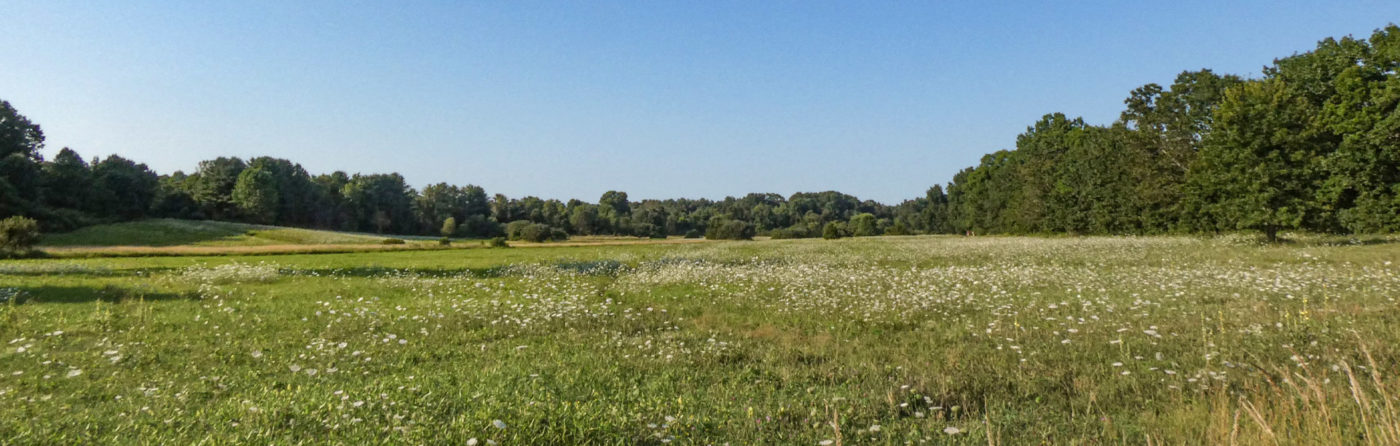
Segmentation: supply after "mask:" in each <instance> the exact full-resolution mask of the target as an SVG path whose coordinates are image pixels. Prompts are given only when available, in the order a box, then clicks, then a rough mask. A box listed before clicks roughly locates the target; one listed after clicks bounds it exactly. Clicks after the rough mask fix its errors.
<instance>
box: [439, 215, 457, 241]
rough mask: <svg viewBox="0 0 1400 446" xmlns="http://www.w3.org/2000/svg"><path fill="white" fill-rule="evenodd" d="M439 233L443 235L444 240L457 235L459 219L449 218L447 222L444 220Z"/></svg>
mask: <svg viewBox="0 0 1400 446" xmlns="http://www.w3.org/2000/svg"><path fill="white" fill-rule="evenodd" d="M438 232H439V233H440V234H442V237H443V238H447V237H451V236H452V234H456V233H457V219H456V218H452V217H447V219H446V220H443V221H442V228H441V229H440V230H439V231H438Z"/></svg>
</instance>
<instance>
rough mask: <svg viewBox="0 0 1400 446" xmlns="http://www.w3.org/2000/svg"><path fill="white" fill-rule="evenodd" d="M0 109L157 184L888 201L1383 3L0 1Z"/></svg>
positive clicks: (1384, 9)
mask: <svg viewBox="0 0 1400 446" xmlns="http://www.w3.org/2000/svg"><path fill="white" fill-rule="evenodd" d="M0 11H3V16H4V17H5V20H4V28H3V29H4V33H3V34H4V37H3V38H2V39H0V99H5V100H8V101H10V102H11V103H12V104H13V105H14V106H15V107H16V108H18V109H19V110H20V112H21V113H23V114H25V115H26V116H28V117H30V118H31V119H32V120H34V121H36V122H38V123H40V124H41V125H42V126H43V128H44V130H45V133H46V134H47V136H48V147H47V149H46V150H45V154H46V156H52V154H53V153H56V152H57V150H58V149H60V148H62V147H65V146H68V147H72V148H73V149H75V150H77V151H78V152H79V153H81V154H83V155H84V156H85V157H92V156H94V155H103V156H105V155H107V154H111V153H116V154H120V155H122V156H125V157H128V158H132V159H135V160H137V161H140V162H145V163H147V164H148V165H150V166H151V167H152V168H153V169H155V170H157V171H158V172H161V173H169V172H172V171H175V170H185V171H187V172H190V171H193V170H194V169H195V166H196V164H197V163H198V161H200V160H203V159H209V158H213V157H216V156H220V155H234V156H240V157H245V158H246V157H251V156H258V155H271V156H277V157H283V158H288V159H291V160H293V161H296V162H299V163H301V164H302V165H303V166H305V167H306V168H307V170H309V171H311V172H312V173H313V174H315V173H324V172H330V171H334V170H344V171H348V172H352V173H353V172H364V173H369V172H391V171H393V172H399V173H402V174H403V175H404V176H405V177H406V178H407V179H408V181H409V183H410V184H412V185H413V186H415V187H421V186H423V185H426V184H430V183H436V182H440V181H445V182H449V183H454V184H467V183H471V184H477V185H480V186H482V187H484V188H486V190H487V192H488V193H504V194H507V195H509V196H512V197H520V196H524V195H535V196H540V197H544V198H560V199H566V200H567V199H569V198H580V199H584V200H587V201H596V200H597V199H598V197H599V196H600V195H601V194H602V193H603V192H604V191H606V190H609V189H616V190H622V191H626V192H628V194H629V195H630V196H631V198H633V199H634V200H635V199H641V198H671V197H691V198H700V197H706V198H723V197H724V196H726V195H735V196H739V195H742V194H745V193H748V192H776V193H780V194H783V195H788V194H791V193H793V192H799V191H820V190H833V189H834V190H839V191H842V192H846V193H850V194H854V195H857V196H859V197H861V198H873V199H876V200H880V201H883V202H887V203H897V202H898V201H900V200H902V199H905V198H913V197H916V196H919V195H922V194H923V192H924V190H925V189H927V188H928V187H929V186H931V185H933V184H937V183H945V182H947V181H948V180H949V179H951V178H952V175H953V174H954V173H956V172H957V171H958V170H960V169H962V168H963V167H966V166H969V165H972V164H975V163H976V162H977V160H978V159H979V158H980V157H981V156H982V154H984V153H987V152H991V151H995V150H998V149H1004V148H1010V147H1011V146H1012V145H1013V144H1014V141H1015V137H1016V135H1017V134H1018V133H1020V132H1022V131H1024V130H1025V128H1026V126H1028V125H1030V124H1031V123H1032V122H1034V121H1035V120H1036V119H1038V118H1039V117H1040V116H1041V115H1043V114H1045V113H1050V112H1063V113H1066V114H1068V115H1071V116H1083V117H1084V118H1085V119H1087V120H1088V121H1090V122H1091V123H1099V124H1106V123H1110V122H1112V121H1113V120H1114V119H1115V118H1117V115H1118V112H1119V111H1120V110H1121V108H1122V101H1123V99H1124V98H1125V97H1126V96H1127V94H1128V92H1129V91H1130V90H1131V89H1133V88H1135V87H1137V86H1140V85H1142V84H1146V83H1150V82H1156V83H1161V84H1169V83H1170V82H1171V80H1172V79H1173V78H1174V77H1175V75H1176V74H1177V73H1179V72H1181V71H1183V70H1188V69H1199V68H1211V69H1214V70H1216V71H1217V72H1226V73H1234V74H1240V75H1246V76H1255V75H1257V74H1258V72H1259V70H1260V68H1261V67H1263V66H1264V65H1266V64H1269V63H1270V62H1271V61H1272V60H1273V59H1274V58H1275V57H1281V56H1286V55H1289V54H1293V53H1294V52H1299V51H1306V50H1308V49H1311V48H1312V47H1313V46H1314V44H1315V43H1316V41H1317V40H1320V39H1322V38H1325V37H1329V36H1332V37H1339V36H1344V35H1349V34H1350V35H1355V36H1368V35H1370V32H1371V31H1372V30H1374V29H1376V28H1379V27H1382V26H1385V25H1386V24H1387V23H1389V22H1392V21H1400V1H1359V2H1342V1H1317V2H1275V1H1257V2H1245V1H1201V2H1186V1H1170V2H1156V3H1154V4H1149V3H1148V2H1139V1H1105V2H1092V1H1035V2H986V1H969V2H937V1H901V2H866V1H849V2H840V3H837V2H813V1H793V2H786V1H751V0H744V1H734V2H725V1H647V2H635V3H619V2H607V1H568V2H549V3H545V2H528V1H497V2H461V1H444V2H412V1H383V2H352V1H342V0H336V1H325V2H315V1H301V0H297V1H271V2H262V1H254V0H240V1H232V2H203V1H191V2H182V1H153V2H126V1H96V2H94V1H77V2H69V1H62V0H38V1H15V0H0Z"/></svg>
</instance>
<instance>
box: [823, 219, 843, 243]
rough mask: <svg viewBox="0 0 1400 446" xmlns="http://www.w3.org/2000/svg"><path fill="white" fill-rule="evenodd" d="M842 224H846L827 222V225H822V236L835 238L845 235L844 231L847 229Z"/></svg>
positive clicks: (828, 238) (829, 238)
mask: <svg viewBox="0 0 1400 446" xmlns="http://www.w3.org/2000/svg"><path fill="white" fill-rule="evenodd" d="M842 226H844V225H842V224H840V223H837V222H834V221H832V222H827V223H826V226H823V227H822V238H824V239H827V240H835V239H838V238H841V237H843V236H844V235H845V234H843V233H844V232H846V231H845V229H844V228H842Z"/></svg>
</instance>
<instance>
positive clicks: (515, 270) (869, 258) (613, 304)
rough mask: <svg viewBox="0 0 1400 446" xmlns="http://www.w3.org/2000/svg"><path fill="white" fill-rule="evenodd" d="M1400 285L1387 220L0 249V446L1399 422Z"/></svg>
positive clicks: (1358, 428)
mask: <svg viewBox="0 0 1400 446" xmlns="http://www.w3.org/2000/svg"><path fill="white" fill-rule="evenodd" d="M1397 296H1400V246H1397V245H1395V244H1391V243H1388V242H1387V241H1386V240H1377V241H1376V242H1374V243H1357V244H1348V243H1334V242H1332V241H1320V242H1313V241H1300V242H1297V243H1294V244H1291V245H1286V246H1259V245H1255V244H1252V243H1248V242H1247V241H1235V240H1228V239H1193V238H1060V239H1036V238H1009V237H1008V238H994V237H984V238H961V237H881V238H865V239H843V240H836V241H821V240H784V241H764V242H732V243H709V244H699V245H626V246H591V247H572V248H569V247H545V248H532V249H503V250H487V249H475V250H444V251H411V252H373V253H370V252H367V253H347V254H323V255H285V256H259V257H249V258H244V257H237V256H232V257H151V258H120V259H75V260H19V261H3V262H0V300H3V301H4V303H3V305H0V444H74V443H174V444H191V443H216V444H217V443H257V444H266V443H277V444H292V443H317V444H320V443H330V444H371V443H372V444H382V443H393V444H425V443H427V444H467V442H468V440H469V439H472V438H476V439H478V440H479V441H480V442H481V443H482V444H484V443H485V441H486V440H488V439H489V440H493V441H497V442H501V443H502V444H661V443H663V442H669V443H670V444H723V443H731V444H819V443H820V442H823V441H831V442H832V444H837V443H839V444H906V443H914V444H921V443H930V444H946V443H956V444H987V443H995V444H1104V443H1115V444H1116V443H1129V444H1141V443H1148V442H1151V443H1154V444H1228V443H1231V442H1238V443H1242V444H1260V443H1265V444H1270V443H1279V444H1341V443H1372V444H1395V443H1396V442H1397V441H1400V437H1397V433H1400V431H1397V429H1400V427H1397V426H1400V425H1398V424H1397V420H1400V418H1397V417H1400V412H1397V411H1396V410H1395V409H1394V408H1393V407H1395V405H1397V404H1400V401H1396V398H1395V396H1397V395H1400V393H1397V392H1400V381H1397V379H1396V373H1397V372H1400V310H1397V302H1396V301H1395V299H1396V297H1397ZM495 420H500V421H501V422H502V423H504V425H505V428H504V429H499V428H497V427H495V426H493V421H495ZM945 430H948V431H952V430H956V431H957V432H958V433H956V434H949V433H946V432H945Z"/></svg>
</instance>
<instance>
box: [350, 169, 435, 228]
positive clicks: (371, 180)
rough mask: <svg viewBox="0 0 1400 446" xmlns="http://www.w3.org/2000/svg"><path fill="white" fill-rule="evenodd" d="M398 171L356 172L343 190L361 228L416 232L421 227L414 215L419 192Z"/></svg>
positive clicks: (358, 226) (357, 224) (352, 213)
mask: <svg viewBox="0 0 1400 446" xmlns="http://www.w3.org/2000/svg"><path fill="white" fill-rule="evenodd" d="M416 193H417V192H415V191H414V190H413V188H410V187H409V186H408V184H407V183H406V182H404V179H403V176H402V175H399V174H397V173H392V174H373V175H355V176H354V177H352V178H350V181H349V182H348V183H346V185H345V187H344V188H343V189H342V192H341V195H343V196H344V197H345V202H346V206H347V207H348V208H349V209H350V212H351V215H353V216H354V218H355V221H356V227H357V229H359V230H373V231H375V232H379V233H384V232H393V233H396V234H412V233H416V232H417V231H418V229H419V222H418V220H417V219H416V218H414V215H413V196H414V195H415V194H416Z"/></svg>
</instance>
